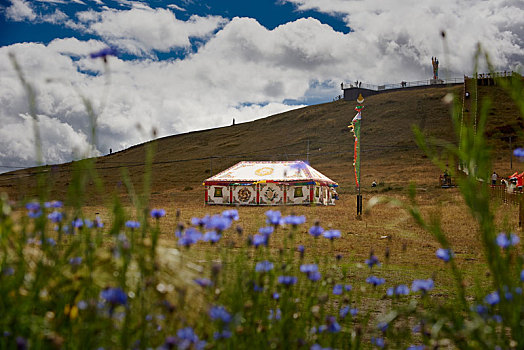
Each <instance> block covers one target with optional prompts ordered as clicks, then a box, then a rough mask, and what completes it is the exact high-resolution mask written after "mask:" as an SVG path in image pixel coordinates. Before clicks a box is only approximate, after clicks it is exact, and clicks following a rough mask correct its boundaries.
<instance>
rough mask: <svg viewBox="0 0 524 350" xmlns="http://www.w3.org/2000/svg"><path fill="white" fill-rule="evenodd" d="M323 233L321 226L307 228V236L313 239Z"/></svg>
mask: <svg viewBox="0 0 524 350" xmlns="http://www.w3.org/2000/svg"><path fill="white" fill-rule="evenodd" d="M322 232H324V229H323V228H322V226H320V225H318V224H315V225H313V226H311V227H310V228H309V234H310V235H311V236H313V237H318V236H320V235H321V234H322Z"/></svg>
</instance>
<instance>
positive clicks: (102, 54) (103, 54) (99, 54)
mask: <svg viewBox="0 0 524 350" xmlns="http://www.w3.org/2000/svg"><path fill="white" fill-rule="evenodd" d="M117 55H118V52H117V51H116V49H115V48H113V47H106V48H103V49H102V50H99V51H96V52H93V53H91V54H89V57H91V58H93V59H95V58H102V59H104V62H105V61H106V60H107V56H117Z"/></svg>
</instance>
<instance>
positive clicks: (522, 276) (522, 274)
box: [520, 270, 524, 282]
mask: <svg viewBox="0 0 524 350" xmlns="http://www.w3.org/2000/svg"><path fill="white" fill-rule="evenodd" d="M520 281H521V282H524V270H522V271H520Z"/></svg>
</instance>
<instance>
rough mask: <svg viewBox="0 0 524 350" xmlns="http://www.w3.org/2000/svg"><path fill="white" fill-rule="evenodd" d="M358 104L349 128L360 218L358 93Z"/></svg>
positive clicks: (361, 99) (359, 117)
mask: <svg viewBox="0 0 524 350" xmlns="http://www.w3.org/2000/svg"><path fill="white" fill-rule="evenodd" d="M357 103H358V105H357V106H356V107H355V110H356V111H357V115H355V117H354V118H353V120H352V121H351V125H350V126H349V128H350V129H351V131H352V132H353V136H354V137H355V143H354V155H353V166H354V168H355V185H356V187H357V219H359V220H360V219H362V194H361V192H360V130H361V127H362V110H363V109H364V105H363V103H364V97H362V94H359V95H358V98H357Z"/></svg>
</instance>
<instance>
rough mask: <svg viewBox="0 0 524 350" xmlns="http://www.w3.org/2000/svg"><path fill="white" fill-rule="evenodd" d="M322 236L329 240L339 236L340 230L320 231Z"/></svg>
mask: <svg viewBox="0 0 524 350" xmlns="http://www.w3.org/2000/svg"><path fill="white" fill-rule="evenodd" d="M322 236H324V237H326V238H328V239H330V240H333V239H335V238H340V231H339V230H328V231H324V232H322Z"/></svg>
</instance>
